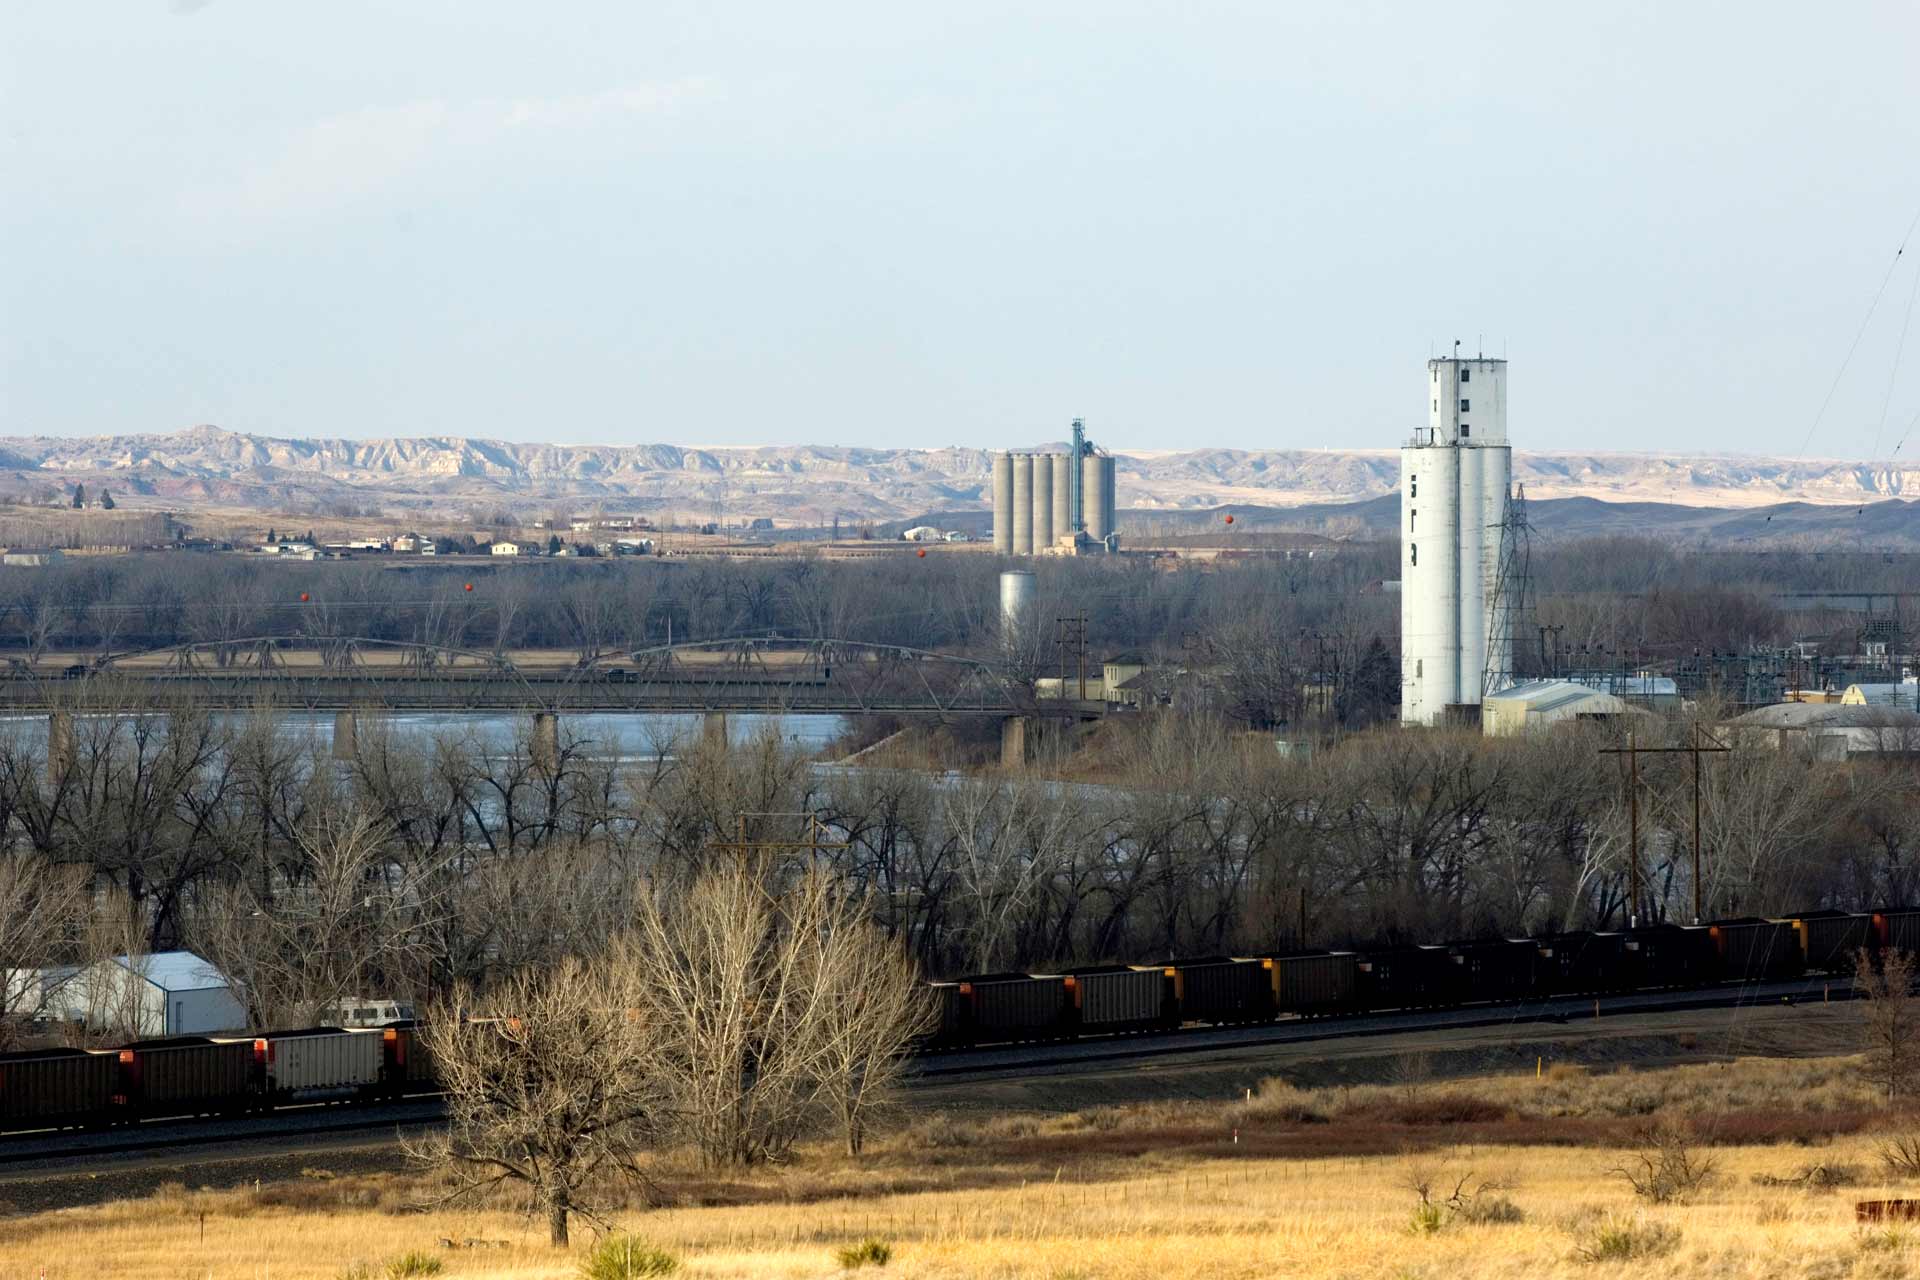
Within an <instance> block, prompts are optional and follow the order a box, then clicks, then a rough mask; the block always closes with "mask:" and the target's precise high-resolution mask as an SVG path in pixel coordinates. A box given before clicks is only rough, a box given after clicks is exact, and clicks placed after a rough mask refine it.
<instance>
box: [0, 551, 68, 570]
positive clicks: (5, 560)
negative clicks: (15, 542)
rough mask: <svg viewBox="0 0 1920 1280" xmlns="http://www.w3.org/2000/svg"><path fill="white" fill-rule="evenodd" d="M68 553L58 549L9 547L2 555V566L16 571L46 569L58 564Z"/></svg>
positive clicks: (0, 560)
mask: <svg viewBox="0 0 1920 1280" xmlns="http://www.w3.org/2000/svg"><path fill="white" fill-rule="evenodd" d="M65 555H66V553H65V552H63V551H62V550H60V548H58V547H8V548H7V550H6V553H5V554H4V555H0V564H5V565H7V566H8V567H10V568H15V569H44V568H46V567H47V566H48V565H50V564H58V563H60V561H61V560H62V559H63V558H64V557H65Z"/></svg>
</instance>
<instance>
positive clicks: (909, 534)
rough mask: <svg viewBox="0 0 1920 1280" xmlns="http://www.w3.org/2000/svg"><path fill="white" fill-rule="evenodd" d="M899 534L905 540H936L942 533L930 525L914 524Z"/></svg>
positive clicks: (938, 539)
mask: <svg viewBox="0 0 1920 1280" xmlns="http://www.w3.org/2000/svg"><path fill="white" fill-rule="evenodd" d="M900 536H901V538H902V539H904V540H905V541H907V542H938V541H940V539H941V536H942V535H941V532H940V530H938V529H936V528H934V527H933V526H932V525H930V524H921V525H915V526H914V527H913V528H911V529H909V530H907V531H906V532H905V533H903V534H901V535H900Z"/></svg>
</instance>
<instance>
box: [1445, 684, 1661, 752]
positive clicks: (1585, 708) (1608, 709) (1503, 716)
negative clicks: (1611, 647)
mask: <svg viewBox="0 0 1920 1280" xmlns="http://www.w3.org/2000/svg"><path fill="white" fill-rule="evenodd" d="M1629 709H1630V708H1629V707H1628V706H1627V704H1626V703H1625V702H1624V701H1623V700H1621V699H1619V698H1616V697H1614V696H1613V695H1612V694H1610V693H1602V692H1601V691H1600V690H1598V689H1593V688H1589V687H1588V686H1586V685H1584V684H1576V683H1575V682H1573V681H1571V680H1527V681H1523V682H1522V683H1520V684H1516V685H1512V686H1510V687H1508V688H1505V689H1502V690H1500V691H1499V692H1498V693H1490V694H1487V695H1486V696H1485V697H1483V698H1482V699H1481V700H1480V729H1481V732H1483V733H1485V734H1486V735H1487V736H1488V737H1490V738H1510V737H1518V736H1520V735H1522V734H1527V733H1537V732H1539V731H1540V730H1542V729H1544V728H1546V727H1547V726H1549V725H1553V724H1558V723H1560V722H1561V721H1564V720H1599V719H1605V718H1608V717H1611V716H1618V715H1624V714H1625V713H1626V712H1627V711H1628V710H1629Z"/></svg>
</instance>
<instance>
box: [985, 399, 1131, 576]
mask: <svg viewBox="0 0 1920 1280" xmlns="http://www.w3.org/2000/svg"><path fill="white" fill-rule="evenodd" d="M1081 434H1082V433H1081V427H1080V424H1079V423H1078V422H1075V423H1074V436H1075V440H1074V449H1073V451H1071V452H1068V453H1001V454H995V455H994V459H993V549H994V550H995V551H997V552H999V553H1000V554H1001V555H1004V556H1032V555H1046V554H1050V553H1053V552H1056V551H1058V552H1061V553H1063V554H1068V555H1071V554H1073V553H1074V552H1076V551H1079V550H1083V549H1086V550H1102V549H1105V548H1107V547H1109V546H1111V545H1112V543H1111V541H1110V538H1111V535H1112V534H1113V531H1114V519H1113V514H1114V513H1113V459H1112V458H1111V457H1110V456H1108V455H1107V454H1104V453H1098V452H1096V451H1095V450H1094V447H1093V446H1092V445H1091V444H1088V443H1086V442H1085V441H1084V439H1082V438H1081ZM1076 461H1077V462H1078V464H1079V465H1078V466H1076V465H1075V463H1076ZM1076 512H1078V513H1079V518H1078V519H1077V520H1076V519H1075V513H1076ZM1077 535H1085V536H1084V538H1083V537H1080V536H1077ZM1089 544H1091V545H1089Z"/></svg>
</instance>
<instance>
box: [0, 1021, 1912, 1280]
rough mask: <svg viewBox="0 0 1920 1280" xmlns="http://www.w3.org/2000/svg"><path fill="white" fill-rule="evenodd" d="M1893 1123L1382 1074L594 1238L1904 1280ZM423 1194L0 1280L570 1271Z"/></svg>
mask: <svg viewBox="0 0 1920 1280" xmlns="http://www.w3.org/2000/svg"><path fill="white" fill-rule="evenodd" d="M1905 1123H1907V1121H1906V1120H1904V1119H1902V1118H1900V1117H1895V1116H1889V1115H1887V1114H1886V1113H1884V1112H1881V1111H1878V1110H1877V1109H1875V1107H1874V1105H1873V1100H1872V1098H1871V1096H1870V1095H1869V1094H1868V1092H1867V1091H1866V1089H1865V1088H1864V1087H1863V1086H1862V1085H1860V1084H1859V1082H1858V1080H1857V1076H1856V1074H1855V1073H1854V1071H1853V1070H1852V1067H1851V1064H1850V1063H1848V1062H1846V1061H1844V1060H1831V1059H1822V1060H1808V1061H1798V1062H1774V1061H1742V1062H1738V1063H1733V1064H1715V1065H1707V1066H1699V1067H1685V1068H1675V1069H1669V1070H1663V1071H1650V1072H1619V1073H1610V1074H1606V1075H1600V1076H1589V1075H1586V1074H1583V1073H1579V1072H1567V1071H1562V1072H1556V1073H1550V1074H1548V1075H1547V1076H1545V1077H1543V1078H1540V1079H1537V1080H1536V1079H1534V1078H1533V1077H1531V1076H1529V1077H1526V1078H1523V1079H1506V1080H1475V1081H1466V1082H1458V1083H1454V1084H1445V1085H1442V1084H1429V1083H1425V1082H1423V1081H1422V1080H1421V1079H1420V1078H1419V1073H1418V1072H1417V1071H1416V1070H1411V1069H1410V1070H1409V1071H1408V1072H1407V1073H1406V1079H1405V1080H1404V1081H1403V1082H1400V1083H1395V1084H1388V1085H1376V1086H1366V1087H1358V1088H1348V1089H1324V1090H1298V1089H1294V1088H1292V1087H1290V1086H1287V1085H1285V1084H1283V1083H1278V1082H1276V1083H1273V1084H1270V1085H1269V1086H1268V1087H1267V1088H1266V1089H1264V1090H1263V1091H1261V1092H1260V1093H1259V1094H1258V1095H1257V1096H1256V1097H1255V1098H1253V1099H1252V1100H1251V1101H1239V1102H1236V1103H1231V1104H1229V1103H1215V1104H1178V1105H1175V1104H1154V1105H1151V1106H1144V1107H1129V1108H1113V1109H1098V1110H1092V1111H1083V1112H1076V1113H1071V1114H1064V1115H1052V1116H999V1117H994V1118H991V1119H987V1120H981V1121H976V1122H965V1121H957V1120H953V1119H951V1118H942V1117H934V1118H931V1119H929V1118H926V1117H921V1118H919V1119H918V1120H917V1122H916V1123H915V1124H913V1125H912V1127H911V1128H909V1129H908V1130H907V1131H905V1132H902V1133H900V1134H899V1135H897V1136H895V1137H894V1138H893V1139H892V1140H891V1141H890V1142H889V1143H887V1144H886V1146H885V1148H884V1149H883V1150H881V1151H880V1152H879V1153H877V1154H876V1155H875V1156H874V1157H873V1158H872V1159H870V1160H868V1161H867V1162H866V1163H865V1164H863V1165H860V1166H855V1165H852V1164H849V1163H847V1162H845V1161H843V1160H840V1159H838V1158H835V1157H830V1156H828V1155H826V1154H824V1153H812V1154H809V1155H808V1156H807V1157H806V1158H805V1159H803V1160H801V1161H799V1162H797V1163H796V1164H795V1165H794V1166H792V1167H789V1168H785V1169H780V1170H771V1171H759V1172H756V1173H753V1174H751V1175H745V1176H741V1177H734V1178H708V1177H702V1176H701V1175H699V1174H698V1173H696V1172H694V1171H691V1170H683V1169H682V1170H677V1169H676V1168H674V1167H671V1166H663V1168H662V1169H661V1170H660V1171H659V1179H658V1183H657V1186H656V1199H658V1200H659V1201H660V1202H661V1204H660V1206H659V1207H653V1208H647V1207H644V1206H642V1205H640V1204H631V1205H628V1206H626V1207H623V1208H619V1209H617V1210H615V1211H613V1212H611V1213H610V1215H609V1216H610V1217H611V1218H612V1220H613V1221H615V1222H616V1223H617V1224H618V1225H619V1226H621V1227H623V1228H629V1229H631V1230H633V1231H635V1232H636V1233H638V1234H639V1236H640V1237H641V1238H642V1239H644V1240H645V1241H646V1242H647V1243H648V1244H650V1245H653V1246H656V1247H659V1248H661V1249H664V1250H666V1251H667V1252H669V1253H671V1254H672V1255H674V1257H675V1258H677V1259H678V1262H679V1267H678V1271H677V1274H680V1275H686V1276H692V1277H741V1278H743V1280H744V1278H754V1280H759V1278H771V1277H785V1276H834V1275H841V1274H846V1273H847V1272H848V1270H849V1268H848V1267H847V1266H845V1265H844V1264H843V1262H842V1260H841V1259H840V1257H839V1254H840V1252H841V1251H842V1250H844V1249H847V1248H848V1247H849V1246H851V1245H854V1244H856V1243H857V1242H859V1241H861V1240H863V1239H867V1238H874V1239H878V1240H880V1241H883V1242H885V1244H886V1245H887V1246H888V1247H889V1249H890V1252H891V1257H890V1258H889V1259H888V1260H887V1261H886V1262H885V1264H884V1266H883V1267H881V1268H880V1269H878V1270H875V1269H874V1268H873V1267H872V1266H871V1265H868V1266H866V1267H863V1268H860V1269H861V1270H863V1271H865V1272H868V1273H870V1274H875V1275H899V1276H910V1277H976V1276H977V1277H1008V1278H1010V1280H1011V1278H1013V1277H1021V1278H1025V1277H1032V1278H1034V1280H1049V1278H1051V1280H1067V1278H1068V1277H1087V1278H1089V1280H1091V1278H1092V1277H1115V1278H1116V1280H1136V1278H1137V1280H1147V1278H1149V1277H1162V1276H1196V1277H1222V1278H1225V1277H1247V1278H1252V1277H1267V1276H1299V1277H1315V1278H1319V1277H1324V1278H1326V1280H1333V1278H1335V1277H1353V1278H1355V1280H1359V1278H1360V1277H1383V1278H1389V1277H1390V1278H1398V1277H1432V1278H1434V1280H1439V1278H1441V1277H1455V1276H1488V1277H1514V1278H1515V1280H1519V1278H1521V1277H1525V1278H1526V1280H1538V1278H1539V1277H1576V1276H1579V1277H1585V1276H1593V1277H1612V1276H1627V1275H1634V1276H1639V1275H1647V1274H1654V1275H1660V1276H1662V1277H1673V1278H1676V1280H1677V1278H1679V1277H1695V1276H1698V1277H1708V1276H1712V1277H1716V1278H1718V1277H1755V1278H1756V1280H1757V1278H1759V1277H1767V1278H1768V1280H1788V1278H1790V1277H1791V1278H1805V1280H1815V1278H1819V1280H1840V1278H1841V1277H1858V1278H1865V1277H1888V1278H1890V1277H1899V1276H1910V1275H1913V1276H1920V1223H1916V1224H1914V1226H1913V1227H1911V1228H1898V1227H1896V1228H1892V1229H1888V1228H1884V1227H1874V1228H1865V1227H1861V1226H1858V1225H1856V1223H1855V1219H1854V1208H1853V1206H1854V1202H1855V1201H1856V1200H1863V1199H1880V1198H1891V1197H1899V1196H1904V1195H1920V1179H1915V1180H1912V1181H1909V1180H1908V1179H1907V1178H1906V1177H1904V1176H1902V1175H1901V1174H1899V1173H1897V1172H1896V1171H1894V1170H1891V1169H1890V1168H1889V1167H1888V1166H1887V1164H1886V1163H1885V1162H1884V1161H1883V1160H1882V1158H1881V1147H1882V1145H1883V1143H1884V1141H1885V1138H1886V1136H1887V1135H1888V1134H1890V1133H1898V1132H1901V1131H1902V1129H1903V1125H1904V1124H1905ZM1649 1126H1653V1127H1657V1128H1662V1129H1664V1130H1665V1131H1667V1132H1669V1133H1675V1134H1679V1133H1685V1134H1688V1135H1690V1136H1688V1137H1686V1138H1685V1139H1684V1140H1683V1142H1682V1145H1683V1146H1684V1148H1685V1154H1686V1156H1687V1158H1688V1159H1689V1160H1691V1161H1693V1162H1694V1163H1695V1165H1696V1167H1697V1166H1698V1165H1700V1164H1703V1163H1706V1162H1711V1168H1710V1169H1709V1170H1707V1172H1706V1175H1705V1176H1704V1177H1703V1178H1702V1179H1700V1181H1699V1182H1698V1184H1697V1185H1694V1186H1691V1187H1686V1188H1682V1189H1681V1190H1680V1191H1679V1193H1678V1194H1677V1196H1676V1197H1675V1198H1674V1199H1673V1200H1672V1201H1670V1202H1667V1203H1652V1202H1650V1201H1648V1200H1647V1199H1645V1198H1642V1197H1639V1196H1636V1194H1635V1193H1634V1191H1633V1189H1632V1188H1631V1187H1630V1186H1629V1185H1628V1183H1627V1181H1626V1180H1625V1179H1624V1178H1623V1177H1621V1176H1619V1175H1617V1174H1615V1173H1612V1172H1610V1171H1611V1170H1612V1169H1614V1168H1616V1167H1626V1168H1638V1167H1639V1166H1638V1163H1637V1161H1638V1157H1639V1155H1640V1154H1641V1153H1642V1148H1640V1147H1639V1146H1638V1145H1637V1144H1638V1143H1639V1141H1640V1135H1641V1134H1642V1132H1643V1131H1644V1130H1645V1129H1647V1128H1648V1127H1649ZM1422 1184H1424V1185H1425V1186H1426V1187H1427V1188H1428V1189H1429V1191H1428V1199H1429V1201H1430V1203H1431V1206H1432V1207H1431V1208H1429V1209H1428V1210H1426V1211H1425V1212H1424V1213H1422V1212H1421V1211H1420V1197H1419V1195H1418V1194H1417V1192H1416V1190H1415V1188H1416V1186H1419V1185H1422ZM1457 1184H1459V1185H1460V1189H1461V1192H1462V1194H1461V1195H1460V1196H1459V1198H1458V1199H1457V1201H1456V1202H1455V1203H1453V1204H1451V1205H1449V1204H1448V1203H1447V1201H1448V1199H1449V1197H1450V1195H1451V1193H1452V1192H1454V1190H1455V1189H1456V1185H1457ZM1476 1192H1477V1193H1478V1194H1477V1195H1475V1194H1474V1193H1476ZM431 1195H432V1184H431V1183H430V1182H428V1183H423V1182H419V1181H415V1180H413V1179H410V1178H405V1177H397V1176H393V1175H366V1174H362V1175H341V1176H337V1177H336V1176H333V1175H331V1174H329V1173H327V1172H326V1171H325V1170H321V1169H309V1170H308V1171H307V1172H306V1173H305V1174H304V1175H303V1176H302V1177H300V1178H297V1179H294V1180H292V1181H289V1182H285V1183H279V1184H272V1183H269V1184H267V1185H264V1186H260V1187H257V1188H256V1187H254V1186H252V1185H247V1186H242V1187H237V1188H235V1187H229V1188H228V1189H224V1190H190V1189H187V1188H186V1187H184V1186H174V1187H168V1188H165V1189H163V1190H162V1191H161V1192H160V1193H159V1194H157V1195H154V1196H151V1197H148V1198H144V1199H139V1200H127V1201H120V1202H117V1203H113V1204H108V1205H102V1206H96V1207H92V1208H85V1209H72V1210H62V1211H56V1212H49V1213H41V1214H37V1215H33V1216H28V1217H13V1218H10V1219H5V1220H0V1275H6V1276H38V1275H41V1274H44V1275H45V1276H47V1277H48V1280H60V1278H61V1277H68V1276H72V1277H80V1276H86V1277H148V1276H153V1277H183V1278H184V1277H202V1276H205V1277H234V1278H236V1280H237V1278H239V1277H254V1278H262V1280H264V1278H271V1277H287V1278H289V1280H291V1278H293V1277H309V1276H310V1277H325V1278H332V1277H348V1276H357V1277H368V1278H369V1280H370V1278H372V1277H378V1276H384V1275H387V1274H389V1267H390V1266H391V1265H392V1264H394V1263H396V1262H399V1261H400V1260H402V1259H404V1258H406V1257H407V1255H409V1254H416V1255H418V1256H417V1257H416V1258H415V1259H414V1269H413V1270H411V1271H408V1270H407V1268H406V1267H405V1266H404V1265H403V1266H400V1267H396V1268H394V1269H393V1271H392V1272H391V1273H392V1274H395V1275H400V1274H440V1275H445V1276H448V1277H486V1276H497V1277H528V1278H531V1277H560V1276H576V1275H579V1274H581V1272H580V1270H579V1268H580V1264H581V1261H582V1260H583V1259H584V1258H585V1256H586V1253H587V1250H588V1248H589V1247H590V1245H591V1243H592V1235H593V1232H592V1230H591V1229H590V1228H589V1227H588V1225H587V1224H585V1223H581V1224H579V1226H578V1227H577V1229H576V1232H575V1237H576V1246H575V1249H574V1250H573V1251H572V1252H571V1253H560V1252H556V1251H553V1250H551V1249H549V1248H548V1247H547V1246H546V1244H545V1224H544V1222H543V1221H540V1220H536V1219H534V1218H532V1217H529V1216H527V1215H525V1214H523V1213H518V1212H515V1211H514V1207H513V1206H512V1205H511V1204H508V1203H501V1204H497V1205H493V1206H488V1207H484V1208H473V1209H463V1210H455V1209H445V1208H435V1209H427V1210H424V1211H423V1210H420V1209H418V1208H417V1205H418V1204H419V1203H420V1202H421V1201H423V1200H425V1199H429V1198H431ZM469 1241H473V1242H476V1243H474V1244H471V1245H470V1244H469V1243H468V1242H469ZM446 1242H451V1243H452V1245H453V1246H454V1247H448V1245H447V1243H446ZM436 1267H437V1268H438V1269H437V1270H435V1268H436Z"/></svg>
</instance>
